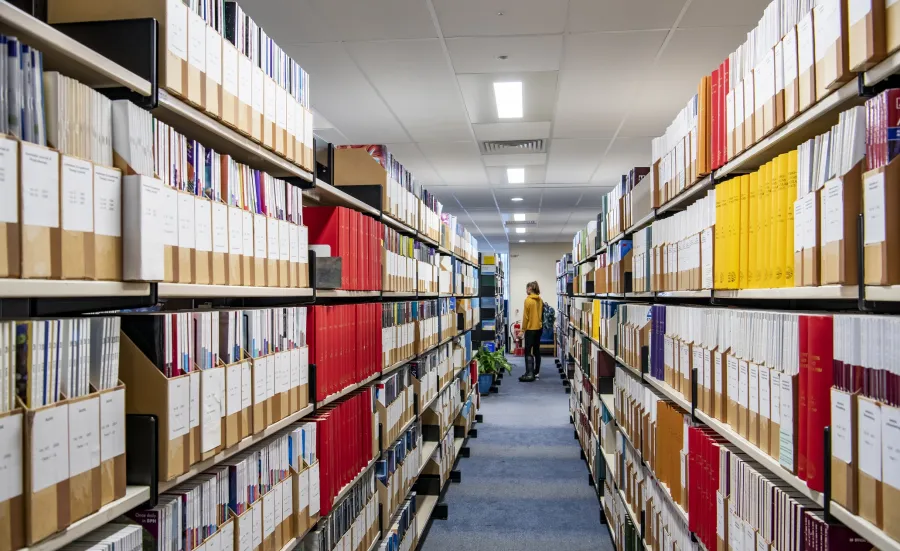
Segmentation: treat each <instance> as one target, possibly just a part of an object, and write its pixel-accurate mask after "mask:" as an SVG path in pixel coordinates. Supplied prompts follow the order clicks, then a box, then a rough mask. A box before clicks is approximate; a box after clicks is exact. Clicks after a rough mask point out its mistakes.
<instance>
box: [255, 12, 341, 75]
mask: <svg viewBox="0 0 900 551" xmlns="http://www.w3.org/2000/svg"><path fill="white" fill-rule="evenodd" d="M241 8H242V9H243V10H244V11H245V12H247V14H248V15H249V16H250V17H252V18H253V20H254V21H256V23H257V24H258V25H259V26H261V27H262V28H263V29H265V31H266V33H267V34H268V35H269V36H271V37H272V38H273V39H275V41H276V42H277V43H278V44H281V47H282V48H285V49H287V45H288V44H289V43H291V42H294V43H296V42H301V41H300V40H297V37H303V40H302V42H333V41H335V40H339V38H338V37H337V32H336V31H335V29H334V28H333V27H332V26H331V25H330V24H329V23H328V21H327V20H326V19H325V18H324V17H323V16H322V14H321V13H319V12H317V11H316V10H315V9H314V8H313V7H312V3H311V2H310V1H309V0H242V1H241ZM305 67H306V66H305V65H304V68H305Z"/></svg>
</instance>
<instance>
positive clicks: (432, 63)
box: [345, 39, 471, 141]
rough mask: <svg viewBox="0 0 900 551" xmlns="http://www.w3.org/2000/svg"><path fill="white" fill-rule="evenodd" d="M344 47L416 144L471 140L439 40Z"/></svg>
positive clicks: (373, 43) (358, 43)
mask: <svg viewBox="0 0 900 551" xmlns="http://www.w3.org/2000/svg"><path fill="white" fill-rule="evenodd" d="M345 47H346V48H347V51H348V52H349V54H350V56H351V57H352V58H353V59H354V60H355V61H356V63H357V64H358V65H359V67H360V69H362V71H363V72H364V73H365V74H366V76H367V77H368V78H369V80H370V81H371V82H372V84H373V85H374V86H375V87H376V88H377V89H378V91H379V92H380V93H381V97H383V98H384V101H385V102H387V104H388V106H389V107H390V108H391V110H392V111H393V112H394V113H395V114H396V115H397V117H398V118H399V119H400V122H401V123H402V124H403V126H404V127H405V128H406V129H407V131H408V132H409V134H410V136H411V137H412V138H413V140H415V141H456V140H466V139H469V138H471V133H470V131H469V126H468V122H467V120H466V112H465V108H464V106H463V104H462V102H461V101H460V99H459V93H458V92H457V90H456V82H455V77H454V75H453V74H452V73H451V72H450V69H449V68H448V67H447V64H446V63H445V61H444V53H443V50H442V49H441V44H440V41H439V40H437V39H433V40H399V41H387V42H366V43H361V42H354V43H348V44H345Z"/></svg>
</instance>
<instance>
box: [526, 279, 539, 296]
mask: <svg viewBox="0 0 900 551" xmlns="http://www.w3.org/2000/svg"><path fill="white" fill-rule="evenodd" d="M525 291H526V292H529V293H530V292H533V293H534V294H536V295H539V294H541V287H540V285H538V282H537V281H531V282H528V283H526V284H525Z"/></svg>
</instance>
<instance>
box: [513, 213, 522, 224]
mask: <svg viewBox="0 0 900 551" xmlns="http://www.w3.org/2000/svg"><path fill="white" fill-rule="evenodd" d="M513 220H515V221H516V222H524V221H525V213H524V212H517V213H515V214H513Z"/></svg>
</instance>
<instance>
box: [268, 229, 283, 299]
mask: <svg viewBox="0 0 900 551" xmlns="http://www.w3.org/2000/svg"><path fill="white" fill-rule="evenodd" d="M278 233H279V221H278V219H276V218H270V217H266V238H267V239H266V242H267V247H266V251H267V253H268V254H267V258H266V262H265V270H266V285H268V286H269V287H279V283H280V282H279V280H278V277H279V271H278V260H279V259H280V258H281V254H280V252H279V250H278V249H279V245H280V241H279V235H278Z"/></svg>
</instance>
